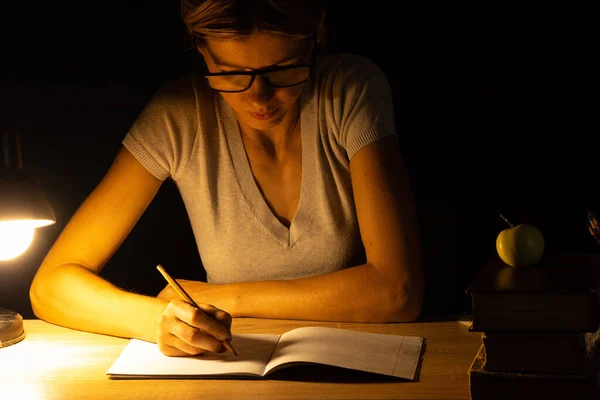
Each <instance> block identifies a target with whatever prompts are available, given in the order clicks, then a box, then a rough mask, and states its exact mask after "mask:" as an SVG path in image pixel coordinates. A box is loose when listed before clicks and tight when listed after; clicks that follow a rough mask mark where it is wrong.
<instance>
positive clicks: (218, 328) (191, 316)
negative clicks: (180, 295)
mask: <svg viewBox="0 0 600 400" xmlns="http://www.w3.org/2000/svg"><path fill="white" fill-rule="evenodd" d="M169 307H171V309H172V310H173V313H174V314H175V316H176V317H177V318H179V319H180V320H181V321H183V322H185V323H186V324H188V325H190V326H192V327H195V328H198V329H200V330H201V331H204V332H206V333H208V334H209V335H212V336H213V337H215V338H216V339H218V340H228V339H230V338H231V333H230V332H229V327H225V326H223V325H221V323H220V322H219V321H217V320H216V319H214V318H213V317H212V316H211V315H209V314H212V315H214V314H216V311H215V310H214V309H215V308H214V307H213V306H208V305H199V307H201V309H198V308H196V307H194V306H192V305H191V304H189V303H186V302H185V301H180V300H173V301H171V303H169V306H167V308H169ZM204 310H208V311H204Z"/></svg>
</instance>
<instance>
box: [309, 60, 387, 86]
mask: <svg viewBox="0 0 600 400" xmlns="http://www.w3.org/2000/svg"><path fill="white" fill-rule="evenodd" d="M316 69H317V75H318V76H319V80H320V81H321V83H323V82H328V81H329V82H332V83H333V82H338V81H359V82H362V81H365V80H368V79H371V78H373V77H383V78H385V74H384V73H383V71H382V69H381V68H380V67H379V65H377V63H376V62H375V61H374V60H372V59H371V58H369V57H367V56H364V55H361V54H355V53H335V54H323V55H320V56H319V57H318V58H317V67H316Z"/></svg>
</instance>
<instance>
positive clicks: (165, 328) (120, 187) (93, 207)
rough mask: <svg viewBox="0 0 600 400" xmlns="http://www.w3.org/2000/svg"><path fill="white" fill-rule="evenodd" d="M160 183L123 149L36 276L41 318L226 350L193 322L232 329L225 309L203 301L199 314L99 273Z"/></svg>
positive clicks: (215, 331)
mask: <svg viewBox="0 0 600 400" xmlns="http://www.w3.org/2000/svg"><path fill="white" fill-rule="evenodd" d="M161 183H162V181H161V180H159V179H157V178H155V177H154V176H153V175H152V174H151V173H149V172H148V171H147V170H146V169H145V168H144V166H143V165H142V164H141V163H140V162H139V161H138V160H137V159H136V158H135V157H134V156H133V155H132V154H131V153H130V152H129V150H127V149H126V148H125V147H122V148H121V150H120V151H119V153H118V154H117V157H116V158H115V160H114V162H113V164H112V165H111V167H110V169H109V170H108V172H107V173H106V175H105V176H104V178H103V179H102V181H101V182H100V184H99V185H98V186H97V187H96V188H95V189H94V190H93V191H92V193H91V194H90V195H89V196H88V197H87V198H86V200H85V201H84V202H83V204H82V205H81V206H80V207H79V208H78V210H77V211H76V213H75V214H74V215H73V217H72V218H71V220H70V221H69V222H68V224H67V225H66V226H65V228H64V230H63V231H62V232H61V234H60V236H59V237H58V239H57V241H56V242H55V243H54V245H53V246H52V248H51V249H50V251H49V252H48V254H47V255H46V257H45V259H44V260H43V262H42V265H41V266H40V268H39V269H38V271H37V273H36V275H35V277H34V279H33V282H32V284H31V287H30V299H31V305H32V308H33V312H34V313H35V315H36V316H37V317H38V318H40V319H43V320H45V321H47V322H50V323H53V324H56V325H61V326H65V327H68V328H72V329H77V330H82V331H88V332H94V333H101V334H107V335H111V336H119V337H125V338H137V339H142V340H146V341H150V342H154V343H157V342H158V343H159V345H160V347H161V350H162V351H163V352H164V353H166V354H172V355H183V354H184V353H187V354H197V353H199V352H201V351H202V349H209V350H210V349H213V351H218V350H219V349H221V347H220V346H221V345H220V342H218V341H217V340H216V339H213V338H212V337H208V336H207V335H205V334H202V333H199V331H198V330H196V329H192V328H191V327H192V326H196V327H201V328H202V330H205V331H206V332H209V333H211V334H212V335H213V336H217V335H222V334H223V333H224V332H226V333H229V328H230V326H231V317H230V316H229V315H228V314H227V313H225V312H224V311H221V310H218V309H215V308H214V307H213V308H210V307H209V306H205V305H202V306H201V307H202V308H203V309H204V310H203V311H204V312H198V311H197V310H195V309H194V308H193V307H192V306H191V305H189V304H187V303H185V302H182V301H172V302H170V303H169V302H167V301H165V300H161V299H158V298H156V297H149V296H144V295H140V294H135V293H129V292H126V291H124V290H122V289H119V288H118V287H116V286H114V285H113V284H111V283H110V282H108V281H106V280H104V279H102V278H101V277H99V276H98V274H99V273H100V271H101V270H102V268H103V267H104V265H105V264H106V262H107V261H108V260H109V258H110V257H111V256H112V255H113V254H114V253H115V251H116V250H117V249H118V248H119V246H120V245H121V244H122V243H123V241H124V240H125V238H126V237H127V235H128V234H129V233H130V231H131V230H132V229H133V227H134V226H135V224H136V223H137V221H138V220H139V218H140V217H141V215H142V214H143V213H144V211H145V210H146V208H147V207H148V205H149V204H150V203H151V201H152V199H153V198H154V196H155V195H156V193H157V192H158V189H159V188H160V186H161ZM211 314H212V315H213V318H215V319H219V320H221V321H222V324H224V325H225V328H226V330H224V329H223V327H222V326H221V325H220V324H217V323H215V321H214V319H212V318H207V317H206V315H211ZM159 320H160V323H159ZM184 321H185V323H184ZM159 325H160V326H161V327H162V330H161V329H159ZM161 335H162V337H160V336H161Z"/></svg>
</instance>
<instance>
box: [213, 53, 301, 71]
mask: <svg viewBox="0 0 600 400" xmlns="http://www.w3.org/2000/svg"><path fill="white" fill-rule="evenodd" d="M301 57H302V56H298V55H293V56H290V57H286V58H283V59H281V60H279V61H277V62H275V63H273V64H271V65H265V66H264V67H261V68H257V69H262V68H270V67H275V66H277V65H279V64H283V63H285V62H288V61H292V60H296V59H299V58H301ZM213 60H214V61H215V64H217V65H218V66H220V67H227V68H236V69H252V68H248V67H244V66H241V65H235V64H229V63H227V62H224V61H220V60H217V59H215V58H214V56H213Z"/></svg>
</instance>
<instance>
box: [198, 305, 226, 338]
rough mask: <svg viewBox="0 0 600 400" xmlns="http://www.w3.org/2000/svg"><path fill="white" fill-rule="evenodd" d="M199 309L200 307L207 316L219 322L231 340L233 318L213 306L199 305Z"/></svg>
mask: <svg viewBox="0 0 600 400" xmlns="http://www.w3.org/2000/svg"><path fill="white" fill-rule="evenodd" d="M198 307H200V309H201V310H202V311H204V313H205V314H206V315H208V316H209V317H211V318H213V319H215V320H216V321H218V322H219V323H220V324H221V325H222V326H223V327H224V328H225V329H226V330H227V333H228V335H229V338H231V321H232V318H231V315H230V314H229V313H228V312H227V311H224V310H221V309H220V308H217V307H215V306H213V305H210V304H204V303H199V304H198Z"/></svg>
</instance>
